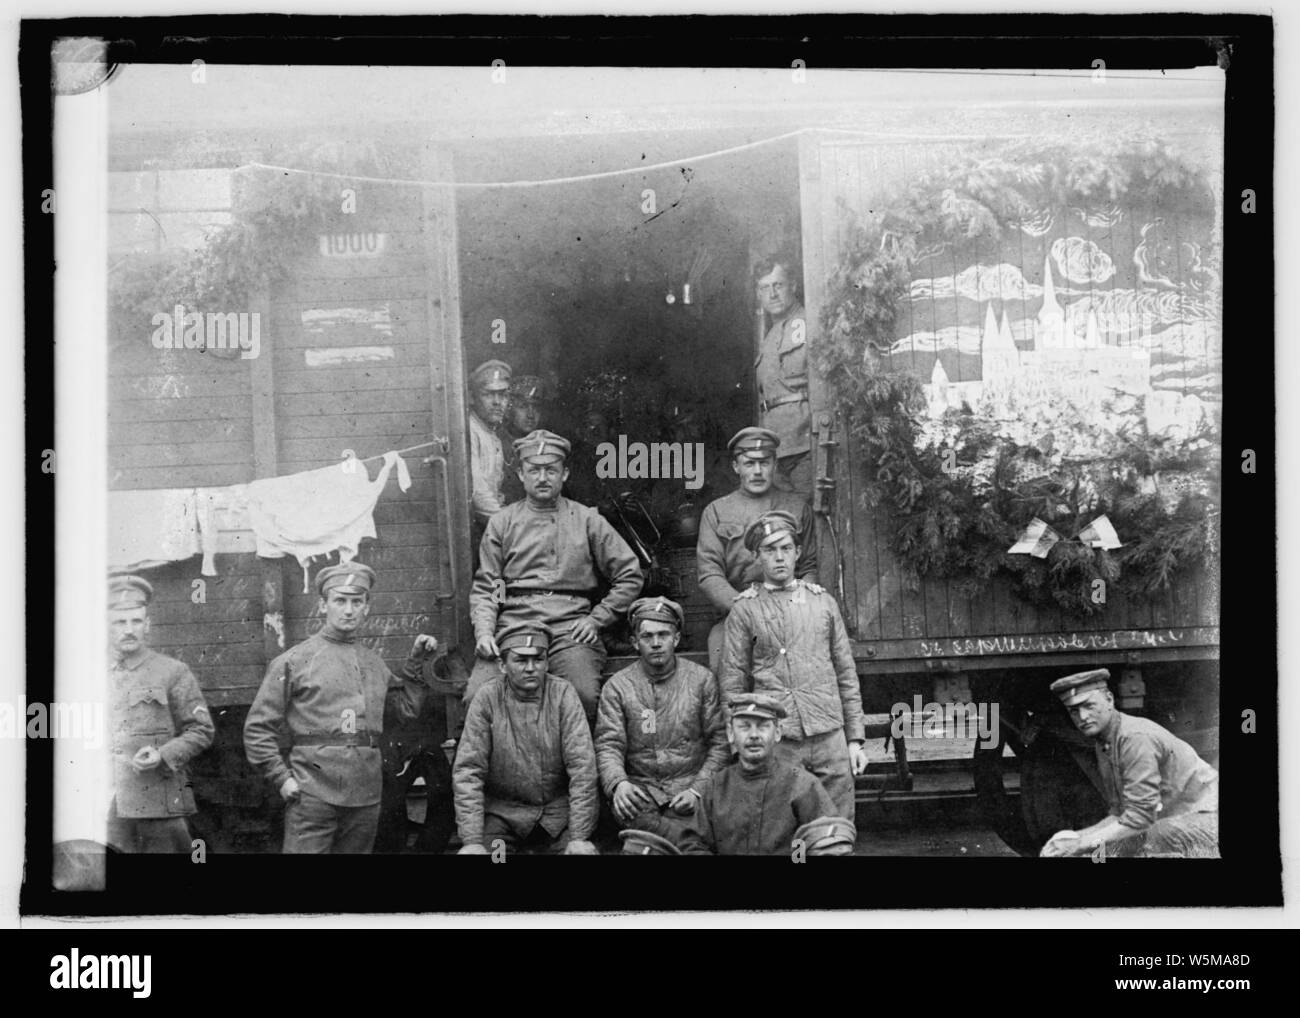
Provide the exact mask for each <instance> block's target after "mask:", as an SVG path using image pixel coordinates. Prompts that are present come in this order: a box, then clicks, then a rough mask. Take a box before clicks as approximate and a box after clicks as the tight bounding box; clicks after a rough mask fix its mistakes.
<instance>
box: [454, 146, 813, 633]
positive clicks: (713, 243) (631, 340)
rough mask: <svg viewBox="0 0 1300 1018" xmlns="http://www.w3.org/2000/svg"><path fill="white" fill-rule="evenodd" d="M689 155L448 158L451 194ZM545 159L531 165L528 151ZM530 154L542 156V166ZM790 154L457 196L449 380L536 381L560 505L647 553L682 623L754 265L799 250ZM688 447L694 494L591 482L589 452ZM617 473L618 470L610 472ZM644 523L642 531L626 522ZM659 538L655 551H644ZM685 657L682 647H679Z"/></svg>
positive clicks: (664, 481)
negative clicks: (678, 600) (507, 371)
mask: <svg viewBox="0 0 1300 1018" xmlns="http://www.w3.org/2000/svg"><path fill="white" fill-rule="evenodd" d="M719 147H720V146H719V145H718V143H717V140H716V139H713V140H712V141H711V143H710V142H708V141H706V140H704V139H701V141H700V143H699V145H698V149H692V148H691V136H690V135H689V134H681V135H673V136H672V137H671V139H669V138H668V137H667V136H660V137H656V138H637V137H633V138H616V139H615V138H611V137H610V136H603V137H601V138H600V139H590V140H588V139H583V140H579V141H578V142H575V143H574V144H573V145H572V146H565V147H564V148H563V149H562V150H561V149H557V147H556V146H553V145H545V144H536V145H534V146H533V147H532V148H531V149H529V150H528V151H529V153H530V156H531V158H530V160H529V161H528V162H520V161H517V160H514V159H512V158H510V153H504V154H502V153H499V152H498V153H496V155H495V156H494V157H489V156H487V155H478V156H477V157H476V156H475V155H474V154H473V153H471V154H470V156H469V157H468V158H464V157H462V158H458V159H457V176H458V177H459V178H461V179H470V180H490V179H493V174H494V172H495V173H497V174H500V176H501V178H509V179H521V178H522V179H543V178H545V179H553V178H556V177H566V176H575V175H583V174H586V173H591V172H602V171H604V169H605V168H606V167H611V168H625V167H629V166H636V165H637V164H638V163H640V162H644V163H645V164H647V165H651V164H653V163H654V162H655V161H656V160H657V159H666V158H667V157H669V155H679V154H681V153H682V152H683V151H695V150H698V151H701V152H704V151H709V150H710V149H711V148H712V149H713V150H716V149H717V148H719ZM539 151H540V152H542V153H544V154H543V155H542V156H540V157H539V156H538V152H539ZM545 153H549V155H546V154H545ZM798 209H799V193H798V168H797V158H796V152H795V149H794V146H793V145H792V144H791V145H782V146H768V147H765V148H762V149H758V150H754V151H742V152H738V153H735V154H732V155H727V156H722V157H718V158H713V159H707V160H703V161H701V162H700V163H698V165H687V166H684V167H673V168H665V169H660V170H649V171H646V172H644V173H635V174H622V175H618V176H610V177H604V178H598V179H594V180H584V181H578V182H573V183H564V184H547V185H541V186H536V187H526V188H511V189H506V190H475V189H469V190H465V191H462V192H460V194H459V195H458V201H457V234H458V238H457V239H458V255H459V260H460V281H461V307H462V323H463V344H464V350H465V369H466V372H467V373H468V371H469V370H471V369H472V368H473V367H474V366H475V365H476V364H478V363H480V362H481V361H484V360H487V359H489V358H496V359H501V360H504V361H506V362H508V363H509V364H510V365H511V367H512V369H513V371H514V373H515V375H530V376H536V377H538V378H540V379H541V380H542V382H543V383H544V384H543V392H544V393H545V396H546V399H545V401H544V403H543V405H542V407H541V416H542V425H543V426H544V427H547V428H549V429H551V430H554V431H556V432H558V433H560V434H562V435H564V436H565V437H566V438H569V439H570V440H571V441H572V442H573V444H574V453H573V457H572V459H571V475H570V480H569V483H568V485H567V487H566V491H567V493H568V494H569V495H570V497H573V498H576V499H578V500H579V501H583V502H586V503H588V504H593V505H603V506H604V507H605V509H606V511H607V512H608V511H609V503H610V500H611V499H617V497H618V496H620V495H623V494H625V493H630V494H631V495H632V497H633V499H634V500H635V501H634V502H632V503H631V504H630V505H629V504H628V503H626V502H624V503H622V505H623V508H624V510H626V514H627V519H628V523H629V525H632V526H639V527H640V531H639V532H640V534H641V535H642V536H643V537H646V535H648V537H646V543H647V545H651V546H653V549H654V550H655V553H656V562H657V564H658V565H659V566H661V567H662V568H663V571H662V573H659V574H657V575H658V581H659V583H660V584H661V585H662V587H661V589H663V590H665V591H667V592H670V593H673V594H675V595H676V596H679V597H682V598H684V599H685V600H686V601H687V602H688V605H689V607H691V608H692V609H693V610H694V611H695V612H697V613H698V621H697V620H696V619H692V624H691V625H689V626H688V637H689V636H693V635H698V634H695V633H693V632H690V631H691V630H695V629H698V628H700V626H701V625H703V628H705V629H707V625H706V624H705V623H706V622H707V619H706V618H705V616H706V615H707V609H706V608H705V607H704V604H703V601H702V600H701V601H700V602H699V604H698V605H697V604H695V603H694V602H695V600H697V599H698V598H697V595H696V591H695V583H694V539H693V530H692V521H693V519H694V518H695V517H696V516H697V515H698V513H699V511H701V510H702V509H703V507H704V506H705V505H706V504H707V503H708V502H709V501H710V500H711V499H713V498H717V497H719V496H720V495H723V494H725V493H726V492H727V491H729V490H731V488H732V487H733V486H734V483H735V478H734V475H733V474H732V472H731V469H730V465H729V461H728V459H727V456H726V442H727V440H728V439H729V438H730V437H731V435H733V434H734V433H735V432H736V431H737V430H738V429H740V428H742V427H744V426H746V425H748V424H750V423H752V422H753V414H754V398H755V397H754V389H753V379H754V375H753V350H754V343H755V329H756V321H757V313H756V308H755V301H754V290H753V286H752V283H751V279H750V270H751V266H752V264H753V262H754V260H755V259H757V258H758V257H761V256H763V255H765V254H769V253H774V252H776V251H780V250H784V251H791V252H794V253H795V254H796V256H797V252H798V249H799V240H800V237H799V218H798ZM620 437H624V438H625V441H626V443H627V444H628V445H629V446H630V445H631V444H632V443H638V442H640V443H652V442H680V443H683V444H687V443H689V444H690V445H692V446H695V445H696V444H697V443H698V444H699V445H700V446H702V451H703V477H702V485H701V482H700V479H697V480H696V481H695V482H694V483H693V484H692V485H691V486H690V487H688V486H687V484H686V479H685V478H680V477H678V478H639V477H636V476H634V475H635V473H636V470H635V468H633V469H632V470H631V471H623V476H618V477H614V478H607V477H599V476H597V475H596V470H595V466H596V462H597V455H596V450H597V448H598V447H599V446H600V445H601V443H603V442H609V443H610V444H611V446H614V447H617V446H618V442H619V438H620ZM621 465H626V464H621ZM642 509H644V515H645V516H647V517H649V521H650V523H651V524H652V526H646V525H645V524H644V522H642V516H641V510H642ZM656 536H657V537H658V540H657V541H656V540H654V538H655V537H656ZM691 642H692V643H693V642H696V641H691Z"/></svg>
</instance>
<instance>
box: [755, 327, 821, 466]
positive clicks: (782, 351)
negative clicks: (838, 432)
mask: <svg viewBox="0 0 1300 1018" xmlns="http://www.w3.org/2000/svg"><path fill="white" fill-rule="evenodd" d="M754 374H755V376H756V379H757V382H758V397H759V400H760V409H761V410H762V419H761V421H760V423H761V424H762V426H763V427H765V428H767V429H769V430H771V431H774V432H776V434H777V436H778V437H779V438H780V439H781V447H780V449H779V450H778V453H779V455H780V456H781V458H782V459H784V458H786V457H787V456H795V455H798V454H800V453H806V452H809V451H810V450H811V449H812V415H811V413H810V412H809V409H808V344H807V327H806V323H805V321H804V309H803V305H802V304H796V305H795V306H794V307H792V308H791V309H790V312H789V313H788V314H787V315H786V316H785V318H783V319H782V320H781V321H779V322H775V323H773V325H772V327H771V328H770V329H768V330H767V334H766V335H765V336H764V337H763V342H762V343H761V344H760V346H759V348H758V357H757V359H756V360H755V361H754Z"/></svg>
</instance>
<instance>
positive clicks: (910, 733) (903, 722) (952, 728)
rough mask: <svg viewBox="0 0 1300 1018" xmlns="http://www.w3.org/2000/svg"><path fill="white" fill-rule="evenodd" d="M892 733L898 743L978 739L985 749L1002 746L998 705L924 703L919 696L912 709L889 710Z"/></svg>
mask: <svg viewBox="0 0 1300 1018" xmlns="http://www.w3.org/2000/svg"><path fill="white" fill-rule="evenodd" d="M889 714H890V717H891V718H892V719H893V720H892V721H891V722H890V727H889V731H890V734H892V735H893V737H894V738H895V739H977V740H978V741H979V744H980V746H981V747H982V748H984V749H991V748H992V747H994V746H996V745H997V744H998V742H999V739H1000V736H999V733H998V705H997V703H996V702H994V703H974V702H971V703H960V702H952V701H950V702H948V703H942V704H941V703H922V702H921V696H920V694H919V693H918V694H917V695H916V696H913V697H912V705H911V706H910V707H909V706H908V705H907V704H905V703H896V704H894V705H893V706H892V707H890V708H889Z"/></svg>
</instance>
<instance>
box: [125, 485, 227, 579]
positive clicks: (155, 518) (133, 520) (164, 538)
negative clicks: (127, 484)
mask: <svg viewBox="0 0 1300 1018" xmlns="http://www.w3.org/2000/svg"><path fill="white" fill-rule="evenodd" d="M202 501H203V504H202V505H200V499H199V498H198V494H197V492H196V491H195V489H193V488H154V489H149V490H143V491H110V492H109V493H108V561H109V567H110V568H111V569H113V570H115V571H117V570H122V571H127V572H133V571H135V570H137V569H150V568H153V567H155V566H161V565H166V564H167V563H168V562H180V561H182V560H183V559H187V558H191V557H192V556H194V555H198V554H200V552H202V553H203V565H202V567H201V568H202V572H203V575H204V576H216V575H217V569H216V565H215V563H214V561H213V558H212V553H211V548H210V547H209V544H210V542H207V541H205V537H206V535H207V534H209V533H210V532H211V530H212V527H211V523H210V513H209V511H208V507H207V502H206V500H202ZM205 522H206V523H207V526H206V528H205V526H204V524H205Z"/></svg>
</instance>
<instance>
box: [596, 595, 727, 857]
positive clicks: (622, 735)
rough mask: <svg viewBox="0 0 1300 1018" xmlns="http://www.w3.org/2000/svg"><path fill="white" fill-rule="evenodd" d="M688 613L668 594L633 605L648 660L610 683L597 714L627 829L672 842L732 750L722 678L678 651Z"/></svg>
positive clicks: (608, 774) (604, 781)
mask: <svg viewBox="0 0 1300 1018" xmlns="http://www.w3.org/2000/svg"><path fill="white" fill-rule="evenodd" d="M684 617H685V616H684V613H683V612H682V608H681V605H679V604H677V603H676V602H675V601H670V600H668V599H667V598H665V597H654V598H649V597H645V598H641V599H640V600H638V601H635V602H634V603H633V604H632V607H631V608H630V609H629V610H628V623H629V625H630V627H631V630H632V634H633V637H634V639H635V641H636V648H637V653H638V654H639V655H640V658H641V659H640V660H639V661H637V662H635V663H634V664H630V665H628V666H627V667H626V668H624V669H623V670H622V671H620V672H618V673H616V674H615V675H613V676H611V677H610V679H609V681H608V682H607V683H605V688H604V689H602V690H601V692H600V708H599V711H598V713H597V716H596V764H597V766H598V768H599V770H600V783H601V787H602V788H603V789H604V791H605V795H606V796H607V797H608V799H609V801H610V804H611V807H612V808H613V811H614V816H615V818H616V819H617V820H618V823H619V826H620V827H624V828H629V827H630V828H637V829H640V830H645V831H651V832H654V833H656V834H658V835H660V836H661V837H664V838H667V839H668V840H670V841H676V840H677V839H678V838H680V837H681V832H682V827H683V825H684V824H685V822H686V818H688V817H689V816H690V815H691V814H692V813H694V812H695V806H696V804H697V803H698V802H699V799H700V795H701V794H702V792H703V789H704V786H705V785H706V784H707V783H708V780H709V778H710V777H711V776H712V775H713V773H714V772H715V771H716V770H717V769H718V768H719V767H722V766H725V765H726V763H727V761H728V759H729V758H730V755H731V754H730V752H729V750H728V748H727V734H726V730H725V726H724V722H723V717H722V711H721V707H720V703H719V699H718V681H717V679H716V678H715V677H714V675H713V673H712V672H711V671H709V670H708V669H707V668H704V667H703V666H701V665H697V664H695V663H694V662H693V661H688V660H686V659H685V658H679V657H678V656H677V644H678V642H679V641H680V640H681V631H682V623H683V621H684Z"/></svg>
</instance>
